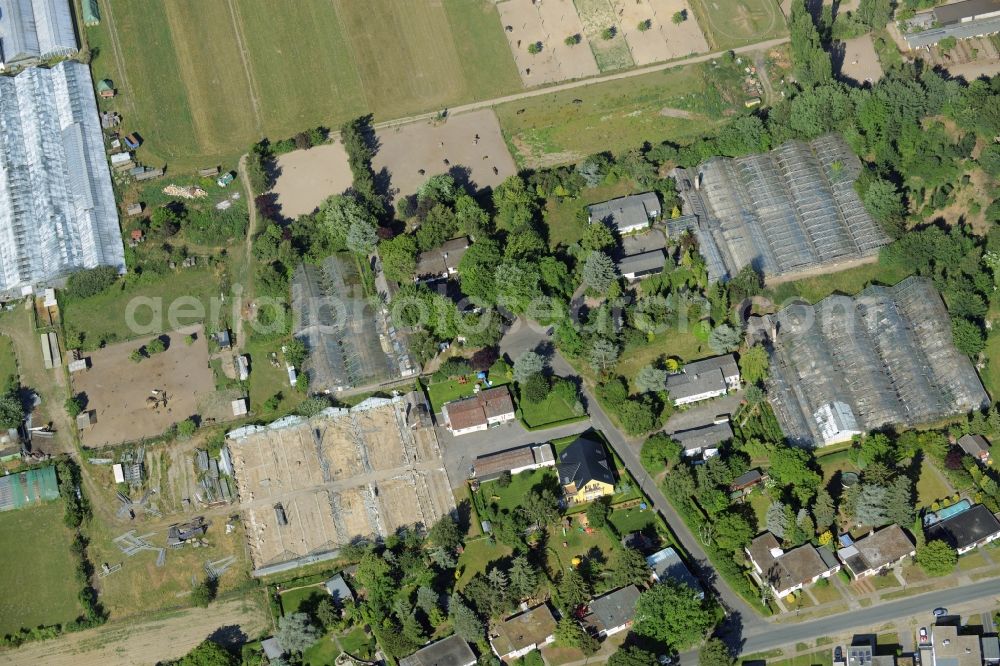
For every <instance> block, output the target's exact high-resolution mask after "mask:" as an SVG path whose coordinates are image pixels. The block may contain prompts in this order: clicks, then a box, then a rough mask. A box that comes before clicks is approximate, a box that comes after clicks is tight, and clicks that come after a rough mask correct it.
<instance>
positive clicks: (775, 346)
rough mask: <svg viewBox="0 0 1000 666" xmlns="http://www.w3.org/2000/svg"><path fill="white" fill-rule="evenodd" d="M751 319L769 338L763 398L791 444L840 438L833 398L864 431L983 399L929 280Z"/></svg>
mask: <svg viewBox="0 0 1000 666" xmlns="http://www.w3.org/2000/svg"><path fill="white" fill-rule="evenodd" d="M755 325H756V326H759V327H760V329H761V331H762V332H763V333H764V334H765V335H766V336H767V337H769V338H771V341H772V348H771V377H770V379H769V381H768V398H769V399H770V401H771V405H772V407H773V408H774V412H775V415H776V416H777V418H778V421H779V423H780V424H781V428H782V430H783V431H784V433H785V435H786V437H788V438H789V439H790V440H792V441H793V442H796V443H799V444H804V445H810V444H819V445H822V444H825V443H830V442H832V441H839V440H838V439H836V438H834V437H833V435H831V432H832V431H831V430H830V429H831V428H833V427H835V424H834V421H836V419H833V420H831V419H830V418H828V417H829V416H830V414H831V413H832V412H831V411H830V410H826V411H824V410H825V408H827V407H829V406H831V405H840V404H842V405H843V406H846V407H847V410H843V409H841V410H840V411H843V412H844V414H845V418H844V419H841V420H847V421H851V423H848V424H847V425H848V426H850V425H852V423H853V426H854V428H850V427H848V430H849V431H850V430H854V431H857V432H868V431H871V430H877V429H879V428H882V427H884V426H888V425H904V426H915V425H919V424H923V423H929V422H932V421H936V420H938V419H941V418H944V417H946V416H951V415H954V414H959V413H965V412H968V411H970V410H972V409H978V408H980V407H983V406H985V405H988V404H989V397H988V396H987V394H986V391H985V390H984V389H983V385H982V383H981V382H980V380H979V376H978V375H977V374H976V370H975V368H974V367H973V366H972V363H971V362H970V361H969V359H968V357H966V356H965V355H964V354H961V353H960V352H959V351H958V350H957V349H955V346H954V344H953V342H952V334H951V319H950V318H949V316H948V311H947V310H946V309H945V306H944V303H942V301H941V298H940V296H938V294H937V291H935V289H934V287H933V285H932V284H931V282H930V281H929V280H926V279H923V278H916V277H912V278H907V279H906V280H903V281H902V282H900V283H899V284H897V285H896V286H894V287H883V286H871V287H868V288H867V289H865V290H864V291H862V292H861V293H860V294H858V295H857V296H855V297H854V298H851V297H849V296H840V295H836V296H830V297H828V298H826V299H824V300H822V301H820V302H819V303H817V304H816V305H801V304H800V305H791V306H789V307H787V308H785V309H784V310H781V311H780V312H778V313H777V314H775V315H770V316H767V317H762V318H761V320H760V321H759V322H757V323H755ZM848 412H849V413H848ZM848 416H849V417H850V418H849V419H848V418H847V417H848ZM835 434H836V433H834V435H835ZM847 436H848V437H849V436H850V433H849V432H848V433H847Z"/></svg>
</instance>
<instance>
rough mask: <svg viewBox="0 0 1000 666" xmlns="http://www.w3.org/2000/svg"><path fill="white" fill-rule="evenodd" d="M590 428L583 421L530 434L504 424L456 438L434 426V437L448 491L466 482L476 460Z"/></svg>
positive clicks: (517, 424) (587, 422)
mask: <svg viewBox="0 0 1000 666" xmlns="http://www.w3.org/2000/svg"><path fill="white" fill-rule="evenodd" d="M438 421H439V422H440V419H438ZM590 427H591V426H590V421H589V420H586V421H577V422H575V423H570V424H569V425H564V426H558V427H555V428H546V429H545V430H535V431H534V432H530V431H528V430H525V429H524V426H522V425H521V424H520V423H519V422H518V421H508V422H507V423H502V424H500V425H498V426H494V427H492V428H490V429H489V430H482V431H480V432H470V433H469V434H467V435H460V436H458V437H455V436H454V435H452V434H451V433H450V432H448V429H447V428H445V427H443V426H438V428H437V435H438V442H439V443H440V444H441V454H442V457H443V458H444V465H445V470H446V471H447V472H448V480H449V481H451V487H452V488H458V487H460V486H461V485H462V484H464V483H465V481H466V479H468V478H469V467H471V466H472V462H473V461H474V460H475V459H476V458H478V457H479V456H484V455H486V454H488V453H496V452H498V451H506V450H507V449H514V448H517V447H519V446H527V445H529V444H540V443H542V442H548V441H551V440H553V439H559V438H560V437H569V436H570V435H578V434H580V433H581V432H584V431H585V430H587V429H588V428H590Z"/></svg>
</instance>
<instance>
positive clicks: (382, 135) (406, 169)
mask: <svg viewBox="0 0 1000 666" xmlns="http://www.w3.org/2000/svg"><path fill="white" fill-rule="evenodd" d="M477 134H478V135H479V140H478V142H477V141H476V135H477ZM378 138H379V142H380V144H381V145H380V147H379V150H378V152H377V153H376V154H375V159H374V160H372V167H373V168H374V169H375V173H380V172H381V171H382V170H383V169H385V170H386V171H387V172H388V174H389V182H390V186H391V188H392V190H393V194H394V196H393V199H397V198H399V196H400V195H407V194H413V193H414V192H416V191H417V189H418V188H419V187H420V186H421V185H423V184H424V183H425V182H426V181H427V179H428V178H430V177H431V176H433V175H435V174H439V173H447V172H448V171H450V170H452V169H455V168H456V167H457V168H465V169H468V170H469V181H470V182H471V183H472V184H473V186H474V187H476V188H484V187H496V186H497V185H499V184H500V183H502V182H503V181H504V180H506V179H507V177H508V176H512V175H514V174H515V173H517V165H515V164H514V159H513V158H512V157H511V156H510V152H509V151H508V150H507V144H506V143H505V142H504V140H503V135H502V134H501V133H500V123H499V121H498V120H497V117H496V114H495V113H493V111H492V110H489V109H486V110H483V111H473V112H471V113H462V114H458V115H455V116H450V117H449V118H448V119H447V121H445V122H442V123H438V122H431V121H422V122H416V123H409V124H407V125H398V126H396V127H391V128H387V129H384V130H380V131H379V133H378ZM445 160H448V162H449V164H445V163H444V161H445ZM421 169H423V171H424V173H423V174H421V173H420V170H421ZM494 169H496V173H494V171H493V170H494Z"/></svg>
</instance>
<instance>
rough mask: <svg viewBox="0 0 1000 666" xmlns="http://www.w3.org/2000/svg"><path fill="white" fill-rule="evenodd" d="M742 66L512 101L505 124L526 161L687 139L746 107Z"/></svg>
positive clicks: (501, 111)
mask: <svg viewBox="0 0 1000 666" xmlns="http://www.w3.org/2000/svg"><path fill="white" fill-rule="evenodd" d="M741 71H742V70H740V69H738V66H736V65H735V64H734V65H731V66H723V65H720V66H719V67H712V65H711V64H708V63H699V64H694V65H687V66H684V67H677V68H674V69H666V70H663V71H659V72H653V73H650V74H643V75H640V76H634V77H630V78H627V79H619V80H613V81H605V82H602V83H596V84H594V85H592V86H587V87H586V88H576V89H574V90H566V91H560V92H554V93H550V94H547V95H539V96H537V97H532V98H530V99H524V100H518V101H515V102H508V103H506V104H501V105H500V106H498V107H496V110H497V115H498V116H499V118H500V127H501V128H502V129H503V132H504V136H505V137H506V138H507V140H508V142H509V143H510V145H511V146H512V148H513V150H514V151H515V155H514V158H515V159H516V160H517V162H518V164H519V165H521V166H530V167H539V166H547V165H553V164H566V163H570V162H577V161H579V160H582V159H583V158H584V157H586V156H587V155H591V154H593V153H598V152H601V151H605V150H609V151H611V152H613V153H618V152H621V151H624V150H628V149H630V148H636V147H639V146H641V145H642V143H643V142H644V141H649V142H651V143H654V144H656V143H660V142H662V141H666V140H670V141H674V142H677V143H681V144H683V143H688V142H690V141H692V140H693V139H694V138H696V137H697V136H700V135H701V134H705V133H709V132H711V130H712V128H713V127H715V126H716V125H717V124H720V123H721V121H722V120H723V118H724V117H725V116H726V115H727V114H730V113H733V112H735V110H736V109H737V108H742V106H743V104H742V100H743V93H742V91H741V90H740V87H739V81H740V72H741Z"/></svg>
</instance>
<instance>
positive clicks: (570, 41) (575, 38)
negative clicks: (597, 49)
mask: <svg viewBox="0 0 1000 666" xmlns="http://www.w3.org/2000/svg"><path fill="white" fill-rule="evenodd" d="M582 41H583V37H581V36H580V33H576V34H575V35H570V36H569V37H567V38H566V39H564V40H563V43H564V44H565V45H566V46H576V45H577V44H579V43H580V42H582Z"/></svg>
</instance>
